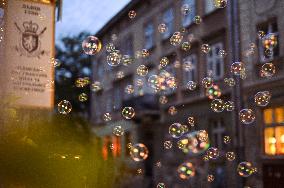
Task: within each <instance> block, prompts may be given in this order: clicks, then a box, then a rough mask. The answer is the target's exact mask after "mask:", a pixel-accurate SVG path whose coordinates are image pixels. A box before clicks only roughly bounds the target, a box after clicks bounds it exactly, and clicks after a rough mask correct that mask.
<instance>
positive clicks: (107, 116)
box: [103, 112, 112, 122]
mask: <svg viewBox="0 0 284 188" xmlns="http://www.w3.org/2000/svg"><path fill="white" fill-rule="evenodd" d="M111 119H112V117H111V114H110V113H108V112H106V113H104V115H103V120H104V121H105V122H108V121H111Z"/></svg>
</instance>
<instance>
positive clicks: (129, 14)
mask: <svg viewBox="0 0 284 188" xmlns="http://www.w3.org/2000/svg"><path fill="white" fill-rule="evenodd" d="M128 17H129V18H130V19H134V18H135V17H136V12H135V11H134V10H131V11H129V12H128Z"/></svg>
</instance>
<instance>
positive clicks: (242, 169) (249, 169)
mask: <svg viewBox="0 0 284 188" xmlns="http://www.w3.org/2000/svg"><path fill="white" fill-rule="evenodd" d="M237 171H238V173H239V175H240V176H241V177H245V178H246V177H249V176H251V175H252V174H253V173H255V172H256V169H255V168H254V167H253V166H252V164H251V163H250V162H246V161H244V162H241V163H240V164H239V165H238V168H237Z"/></svg>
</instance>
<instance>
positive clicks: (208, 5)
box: [204, 0, 217, 14]
mask: <svg viewBox="0 0 284 188" xmlns="http://www.w3.org/2000/svg"><path fill="white" fill-rule="evenodd" d="M204 5H205V7H204V8H205V13H206V14H209V13H211V12H213V11H214V10H216V9H217V8H216V7H215V6H214V1H213V0H204Z"/></svg>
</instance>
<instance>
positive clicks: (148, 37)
mask: <svg viewBox="0 0 284 188" xmlns="http://www.w3.org/2000/svg"><path fill="white" fill-rule="evenodd" d="M144 34H145V48H146V49H150V48H152V47H153V46H154V25H153V23H148V24H147V25H146V26H145V31H144Z"/></svg>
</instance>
